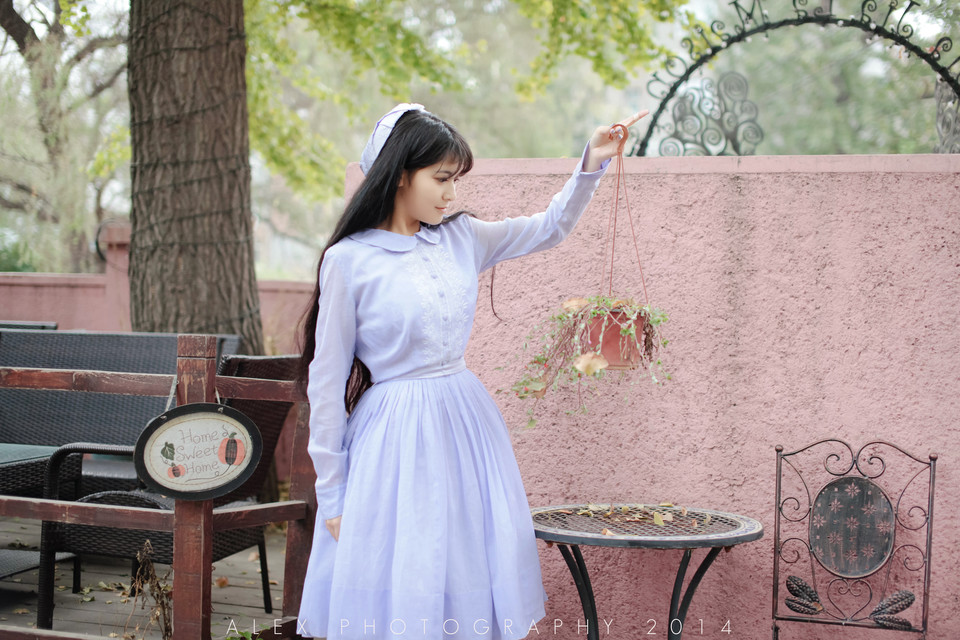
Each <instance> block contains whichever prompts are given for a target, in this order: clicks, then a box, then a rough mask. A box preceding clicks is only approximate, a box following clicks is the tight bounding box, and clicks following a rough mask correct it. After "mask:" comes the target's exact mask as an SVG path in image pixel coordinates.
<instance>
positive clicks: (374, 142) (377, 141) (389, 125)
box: [360, 102, 425, 175]
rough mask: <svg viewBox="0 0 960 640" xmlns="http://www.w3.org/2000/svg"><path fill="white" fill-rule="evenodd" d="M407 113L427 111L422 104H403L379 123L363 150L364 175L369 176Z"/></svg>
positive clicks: (361, 158)
mask: <svg viewBox="0 0 960 640" xmlns="http://www.w3.org/2000/svg"><path fill="white" fill-rule="evenodd" d="M407 111H425V109H424V108H423V105H422V104H416V103H407V102H403V103H401V104H398V105H397V106H395V107H394V108H393V109H391V110H390V112H389V113H387V114H386V115H385V116H383V117H382V118H380V120H379V121H378V122H377V124H376V126H375V127H374V128H373V133H371V134H370V139H369V140H367V146H365V147H364V148H363V153H361V154H360V169H361V170H362V171H363V175H367V173H368V172H369V171H370V167H372V166H373V163H374V161H375V160H376V159H377V156H379V155H380V150H381V149H383V145H384V144H386V142H387V138H389V137H390V134H391V133H392V132H393V127H394V125H396V124H397V120H399V119H400V116H402V115H403V114H405V113H406V112H407Z"/></svg>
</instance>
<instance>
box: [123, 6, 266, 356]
mask: <svg viewBox="0 0 960 640" xmlns="http://www.w3.org/2000/svg"><path fill="white" fill-rule="evenodd" d="M245 56H246V42H245V39H244V29H243V0H188V1H186V2H178V1H173V0H131V2H130V42H129V64H128V69H127V73H128V85H129V92H130V132H131V144H132V147H133V157H132V162H131V188H132V201H133V208H132V211H131V216H130V217H131V222H132V225H133V229H132V236H131V239H130V317H131V321H132V325H133V329H134V330H135V331H172V332H198V333H235V334H239V335H240V336H242V337H243V345H242V350H243V351H244V352H245V353H255V354H256V353H262V351H263V340H262V329H261V324H260V302H259V297H258V294H257V282H256V276H255V274H254V264H253V235H252V234H253V221H252V219H251V213H250V161H249V144H248V137H247V102H246V99H247V90H246V80H245V78H244V67H245Z"/></svg>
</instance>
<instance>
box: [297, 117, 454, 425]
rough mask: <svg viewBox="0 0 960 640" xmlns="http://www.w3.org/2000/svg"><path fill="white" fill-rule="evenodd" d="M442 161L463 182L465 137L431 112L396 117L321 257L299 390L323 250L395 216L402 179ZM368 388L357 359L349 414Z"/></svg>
mask: <svg viewBox="0 0 960 640" xmlns="http://www.w3.org/2000/svg"><path fill="white" fill-rule="evenodd" d="M444 160H449V161H451V162H453V163H455V164H456V165H457V166H456V171H455V176H461V175H463V174H465V173H467V172H468V171H470V169H472V168H473V152H472V151H470V145H468V144H467V141H466V140H464V138H463V136H461V135H460V133H459V132H458V131H457V130H456V129H454V128H453V127H452V126H451V125H450V124H448V123H446V122H444V121H443V120H441V119H440V118H438V117H437V116H435V115H433V114H432V113H430V112H429V111H419V110H415V111H407V112H406V113H404V114H403V115H402V116H400V118H399V119H398V120H397V122H396V124H395V125H394V127H393V131H392V132H391V133H390V136H389V137H388V138H387V141H386V143H385V144H384V145H383V149H381V150H380V155H378V156H377V159H376V160H375V161H374V163H373V165H372V166H371V167H370V171H369V173H367V176H366V178H365V179H364V181H363V182H362V183H361V184H360V188H359V189H357V192H356V193H355V194H354V196H353V198H351V200H350V203H349V204H347V207H346V209H344V212H343V215H342V216H340V220H339V221H338V222H337V226H336V227H335V228H334V230H333V234H332V235H331V236H330V240H329V241H328V242H327V246H325V247H324V248H323V252H322V253H321V254H320V262H319V263H318V264H317V278H316V281H315V282H316V284H315V286H314V289H313V296H312V297H311V300H310V306H309V307H307V309H306V311H305V313H304V315H303V318H302V320H301V322H300V332H299V336H298V344H299V346H300V349H301V352H300V366H299V371H298V375H297V383H298V385H299V387H300V389H301V390H304V391H305V390H306V387H307V379H308V376H309V367H310V362H311V361H312V360H313V357H314V351H315V350H316V347H317V344H316V335H315V334H316V329H317V317H318V315H319V312H320V307H319V301H320V267H321V266H322V265H323V257H324V256H325V255H326V253H327V249H329V248H330V247H332V246H333V245H335V244H337V243H338V242H340V241H341V240H343V239H344V238H346V237H347V236H349V235H350V234H353V233H356V232H358V231H363V230H364V229H375V228H377V227H379V226H380V225H382V224H384V223H385V222H386V221H387V220H389V218H390V216H391V215H392V214H393V206H394V202H395V200H396V196H397V187H398V186H399V184H400V181H401V179H402V178H403V176H404V174H405V173H406V172H411V173H412V172H414V171H417V170H418V169H423V168H424V167H429V166H431V165H434V164H437V163H438V162H443V161H444ZM454 217H456V216H451V217H450V218H447V220H446V221H449V220H451V219H453V218H454ZM371 384H372V383H371V381H370V370H369V369H367V367H366V365H364V364H363V363H362V362H361V361H360V359H359V358H354V360H353V368H352V369H351V371H350V377H349V379H348V380H347V386H346V390H345V392H344V398H343V401H344V406H345V407H346V410H347V412H348V413H349V412H351V411H353V408H354V407H355V406H356V404H357V402H358V401H359V400H360V396H362V395H363V393H364V391H366V390H367V389H369V388H370V386H371Z"/></svg>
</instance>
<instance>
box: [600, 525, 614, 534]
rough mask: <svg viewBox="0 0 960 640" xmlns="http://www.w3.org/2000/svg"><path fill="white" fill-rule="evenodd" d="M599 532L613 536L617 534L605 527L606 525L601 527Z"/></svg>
mask: <svg viewBox="0 0 960 640" xmlns="http://www.w3.org/2000/svg"><path fill="white" fill-rule="evenodd" d="M600 533H602V534H603V535H605V536H615V535H617V534H615V533H614V532H613V531H610V529H607V528H606V527H604V528H603V529H601V530H600Z"/></svg>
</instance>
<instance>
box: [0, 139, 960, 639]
mask: <svg viewBox="0 0 960 640" xmlns="http://www.w3.org/2000/svg"><path fill="white" fill-rule="evenodd" d="M575 162H576V161H575V160H572V159H565V160H480V161H478V163H477V165H476V166H475V168H474V170H473V172H472V173H471V174H470V175H469V176H466V177H464V178H463V179H462V180H461V183H460V185H459V196H460V197H459V201H458V204H459V206H461V207H463V208H467V209H469V210H472V211H474V212H475V213H477V214H478V215H479V216H480V217H481V218H484V219H499V218H502V217H506V216H514V215H522V214H527V213H533V212H535V211H537V210H540V209H542V208H543V207H544V206H545V205H546V203H547V202H548V201H549V198H550V197H551V195H552V194H553V193H554V192H555V191H556V190H557V189H558V188H559V187H560V186H561V185H562V184H563V182H564V180H565V179H566V177H567V175H568V174H569V172H570V171H571V170H572V168H573V166H574V164H575ZM626 172H627V183H626V184H627V188H628V190H629V194H630V203H631V207H632V209H633V218H634V223H635V225H636V226H637V229H638V233H639V235H640V252H641V260H642V264H643V268H644V273H645V275H646V282H647V288H648V291H649V294H650V298H651V302H652V303H653V304H654V305H655V306H659V307H662V308H663V309H665V310H666V311H667V312H668V313H669V315H670V318H671V320H670V322H669V324H668V325H666V327H665V334H666V336H667V337H668V338H669V339H670V340H671V344H670V346H669V348H668V350H667V351H666V352H665V354H664V355H665V358H666V362H667V365H668V367H669V369H670V371H671V372H672V374H673V377H674V379H673V381H671V382H670V383H668V384H667V385H665V386H663V387H654V386H652V385H650V384H648V383H642V382H641V383H637V384H633V385H631V384H630V383H629V382H630V381H629V380H628V381H627V382H625V383H622V384H620V385H619V386H614V387H613V388H611V387H605V388H604V390H603V393H602V395H599V396H597V397H594V398H592V399H591V400H590V402H589V406H590V412H589V413H588V414H586V415H567V414H566V413H565V412H564V409H565V408H567V407H569V406H570V401H569V398H567V399H563V398H559V397H551V396H548V397H547V398H545V399H544V401H543V402H542V403H541V406H540V407H539V408H538V417H539V424H538V425H537V426H536V427H535V428H534V429H531V430H527V429H524V428H523V425H524V424H525V423H526V415H525V411H526V408H527V405H525V404H523V403H522V402H521V401H520V400H518V399H516V398H514V397H512V396H511V395H510V394H509V393H502V394H495V396H494V397H495V398H496V399H497V402H498V404H499V405H500V407H501V409H502V410H503V412H504V415H505V417H506V419H507V423H508V425H509V426H510V428H511V433H512V437H513V441H514V445H515V448H516V452H517V459H518V462H519V464H520V469H521V471H522V473H523V477H524V482H525V485H526V488H527V492H528V495H529V500H530V504H531V505H533V506H538V505H548V504H563V503H571V502H581V501H593V502H611V501H625V502H643V503H652V502H659V501H661V500H669V501H672V502H675V503H678V504H682V505H686V506H690V507H698V506H699V507H706V508H714V509H720V510H727V511H734V512H738V513H743V514H746V515H750V516H753V517H755V518H757V519H759V520H761V521H762V522H763V524H764V526H765V527H766V528H767V535H766V536H765V537H764V538H763V539H762V540H760V541H757V542H754V543H749V544H745V545H741V546H738V547H735V548H734V549H732V550H731V551H730V552H729V553H722V554H721V555H720V557H719V558H718V560H717V562H716V563H715V565H714V566H713V567H712V568H711V569H710V571H709V572H708V573H707V574H706V577H705V578H704V581H703V583H702V584H701V587H700V589H699V591H698V593H697V596H696V598H695V599H694V601H693V604H692V606H691V609H690V612H689V614H688V630H687V632H686V633H685V635H684V637H685V638H688V639H689V638H715V639H723V640H727V639H730V638H735V639H738V640H753V639H760V638H769V637H770V629H771V619H770V611H771V593H772V588H771V575H772V561H773V549H772V535H773V531H772V529H773V503H774V480H775V468H774V465H775V452H774V446H775V445H777V444H783V445H784V446H786V447H787V449H788V450H792V449H796V448H799V447H801V446H803V445H806V444H809V443H812V442H814V441H816V440H819V439H821V438H825V437H837V438H841V439H844V440H846V441H848V442H850V443H851V444H853V445H854V446H855V447H856V446H859V445H860V444H862V443H864V442H867V441H869V440H873V439H885V440H889V441H892V442H895V443H897V444H899V445H901V446H902V447H904V448H905V449H906V450H908V451H911V452H913V453H914V454H916V455H918V456H926V455H927V454H928V453H930V452H931V451H936V452H938V453H939V455H940V460H939V466H938V469H937V471H938V476H937V492H936V497H937V504H936V517H935V523H934V549H933V555H932V558H931V560H932V568H933V576H932V587H931V603H930V610H931V613H930V633H929V634H928V637H929V638H931V639H944V640H946V639H948V638H955V637H956V635H957V634H956V620H957V619H960V579H958V578H957V575H956V569H955V567H956V561H955V559H954V558H955V555H954V554H955V552H956V550H957V549H958V548H960V534H958V532H957V529H956V527H954V526H953V525H952V515H953V513H954V511H953V510H954V508H955V507H957V506H958V505H957V502H958V498H957V495H958V488H960V478H958V474H957V468H956V464H955V463H954V461H955V460H956V457H957V455H956V454H957V453H958V450H960V445H958V444H957V441H958V438H957V436H958V431H960V429H958V423H957V419H956V416H957V415H960V412H958V404H960V400H958V398H960V333H958V332H957V330H956V328H955V327H956V326H957V324H958V320H960V295H958V293H960V292H958V288H960V278H958V275H960V220H958V214H960V176H958V173H960V156H933V155H929V156H928V155H915V156H830V157H811V156H807V157H749V158H673V159H671V158H662V159H660V158H658V159H640V158H633V159H628V160H627V164H626ZM359 178H360V173H359V169H358V168H357V166H356V165H351V167H349V168H348V172H347V187H348V192H349V191H351V190H352V189H353V188H355V187H356V185H357V183H358V182H359ZM612 192H613V180H612V179H611V178H610V177H608V178H606V179H605V180H604V182H603V183H602V184H601V187H600V190H599V191H598V195H597V198H596V199H595V201H594V203H593V204H592V205H591V206H590V208H589V209H588V210H587V213H586V215H585V216H584V219H583V221H582V222H581V224H580V225H579V226H578V227H577V229H576V231H575V232H574V233H573V234H572V236H571V237H570V238H569V239H568V240H567V241H566V242H565V243H563V244H562V245H561V246H559V247H557V248H555V249H553V250H551V251H548V252H545V253H542V254H537V255H533V256H529V257H526V258H523V259H520V260H516V261H512V262H507V263H503V264H502V265H500V266H499V267H498V268H497V273H496V282H495V288H494V301H495V305H496V310H497V313H498V314H499V315H500V317H501V318H502V319H503V320H502V321H501V320H497V319H496V318H495V317H494V315H493V313H492V312H491V310H490V305H489V296H490V273H489V272H487V273H486V274H484V275H483V276H482V278H481V292H480V304H479V306H478V313H477V319H476V323H475V327H474V333H473V338H472V341H471V344H470V347H469V350H468V353H467V360H468V364H469V365H470V367H471V368H472V369H473V370H474V371H475V372H476V373H477V374H478V375H479V376H480V378H481V379H482V380H483V381H484V383H485V384H486V385H487V387H488V388H489V389H490V390H491V392H495V391H496V390H497V389H508V388H509V386H510V384H511V381H512V379H513V377H514V376H515V374H516V372H517V371H518V370H519V369H520V367H521V364H522V363H521V361H520V360H519V359H518V358H517V353H518V351H519V346H520V344H521V342H522V340H523V337H524V335H525V334H526V333H527V332H528V331H529V329H530V328H531V327H532V326H533V325H534V324H535V323H536V322H537V321H539V320H540V319H541V318H542V317H544V316H545V315H546V314H547V313H549V312H550V311H551V310H552V309H553V308H554V307H555V306H556V305H557V304H558V303H559V302H560V301H562V300H563V299H565V298H567V297H570V296H573V295H590V294H592V293H594V292H598V291H599V289H600V285H599V279H600V264H601V263H600V261H601V259H602V255H603V238H604V235H603V234H604V230H605V228H606V219H607V212H608V210H609V205H610V201H611V198H612ZM621 229H622V234H621V235H620V236H619V237H618V246H619V250H618V253H617V270H616V275H617V280H616V282H617V284H616V286H615V289H616V293H619V294H621V295H634V296H640V295H641V288H640V280H639V273H638V270H637V268H636V263H635V258H634V257H633V255H632V252H631V251H632V246H631V245H630V240H629V236H628V235H627V234H628V233H629V232H628V229H627V228H626V227H621ZM628 249H630V250H631V251H628ZM32 277H34V278H40V279H42V278H44V277H45V276H32ZM11 278H13V276H11ZM16 278H23V277H21V276H17V277H16ZM8 279H9V278H8V277H7V276H0V299H2V300H3V305H2V306H3V307H4V309H3V315H4V316H6V317H9V318H13V319H25V320H49V319H54V320H56V319H58V318H57V317H54V316H50V317H47V316H46V315H45V314H46V313H49V312H50V311H49V310H48V309H47V308H41V306H40V303H39V302H37V300H36V299H31V298H25V299H24V300H21V301H19V302H15V303H13V304H11V302H12V301H13V298H11V297H9V296H11V295H13V294H12V293H10V292H11V291H12V289H10V288H8V287H7V284H6V283H7V280H8ZM80 281H82V279H81V280H78V282H80ZM263 284H266V283H263ZM309 288H310V285H309V283H276V286H275V287H274V289H276V292H275V293H265V291H264V287H263V286H261V301H262V306H263V314H264V327H265V330H266V333H267V334H268V335H269V334H270V333H271V331H273V330H272V329H270V328H269V327H276V335H277V336H278V337H277V338H276V339H275V340H274V344H276V345H278V346H277V350H278V351H283V350H285V349H284V348H283V347H284V345H289V344H290V342H289V333H283V331H284V329H285V327H287V326H288V325H291V324H292V322H285V321H284V318H287V317H288V314H292V315H293V316H295V317H299V310H300V309H301V306H302V304H303V301H304V300H305V297H306V295H307V294H308V293H309ZM286 289H289V291H285V290H286ZM18 300H20V299H18ZM8 301H11V302H8ZM31 301H32V302H33V304H32V306H31ZM44 304H47V303H44ZM57 304H59V305H60V306H63V305H66V304H68V303H67V302H66V297H64V298H63V299H61V300H60V302H59V303H57ZM57 304H55V305H54V306H53V307H50V309H53V311H54V312H55V313H59V311H57V309H58V306H57ZM70 304H73V303H70ZM20 305H27V307H26V309H27V311H24V310H23V308H22V307H21V306H20ZM294 310H296V311H294ZM84 322H87V320H85V321H84ZM90 322H92V320H91V321H90ZM61 326H62V327H63V328H68V327H78V328H89V329H96V328H99V327H98V326H94V325H92V324H91V325H90V326H83V327H81V326H80V325H76V324H61ZM116 328H121V327H116ZM285 336H286V337H285ZM285 341H286V342H285ZM268 342H269V340H268ZM501 367H502V369H501ZM702 554H703V552H697V554H696V555H695V557H694V562H699V559H700V558H701V557H702ZM584 555H585V557H586V561H587V563H588V566H589V568H590V570H591V579H592V582H593V585H594V589H595V591H596V594H597V600H598V607H599V613H600V616H601V618H604V619H606V620H607V621H610V623H611V626H610V633H609V635H608V634H606V629H605V628H601V631H603V632H604V633H603V634H602V636H601V637H605V638H617V639H618V640H619V639H621V638H640V637H644V638H645V637H661V638H663V637H666V635H665V633H664V628H665V625H666V623H667V621H666V620H665V618H666V612H667V610H668V605H669V592H670V588H671V586H672V580H673V575H674V573H675V570H676V565H677V563H678V561H679V557H680V552H678V551H633V550H612V551H600V550H597V549H594V548H589V547H586V548H584ZM541 558H542V566H543V573H544V582H545V588H546V590H547V593H548V595H549V596H550V600H549V602H548V604H547V618H546V619H545V620H544V621H543V622H542V623H541V624H540V625H539V627H538V629H539V634H533V635H532V636H530V637H532V638H537V637H550V638H555V639H556V640H565V639H572V638H576V637H585V633H584V631H583V629H582V628H581V629H580V630H579V633H578V629H577V623H578V621H581V620H582V611H581V609H580V604H579V600H578V599H577V596H576V590H575V588H574V586H573V584H572V582H571V580H570V576H569V573H568V572H567V569H566V566H565V565H564V563H563V561H562V559H561V556H560V554H559V552H558V551H557V550H556V549H547V548H546V547H545V546H544V545H542V544H541ZM690 573H692V568H691V570H690V572H688V576H689V574H690ZM914 606H916V605H914ZM651 619H652V620H655V621H656V623H657V626H656V628H655V629H653V633H654V635H651V636H648V635H647V631H648V630H650V629H651V623H650V622H648V621H649V620H651ZM700 620H702V621H703V633H702V634H701V633H700V632H699V628H700V627H699V621H700ZM728 620H729V621H730V624H729V627H728V628H729V629H730V631H731V632H730V633H723V632H722V631H721V629H722V628H723V626H724V624H725V623H726V622H727V621H728ZM556 621H559V626H558V623H557V622H556ZM690 625H693V626H692V627H691V626H690ZM783 627H784V631H783V633H782V634H781V638H784V640H787V639H794V638H797V639H803V640H818V639H826V638H833V637H836V635H837V633H836V631H837V630H836V628H832V627H819V626H816V625H798V624H792V625H789V624H784V625H783ZM882 635H883V634H878V633H875V632H863V631H859V630H849V629H848V630H846V631H845V632H844V635H843V637H845V638H853V639H854V640H857V639H860V638H874V637H878V636H882ZM888 635H889V634H888Z"/></svg>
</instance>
